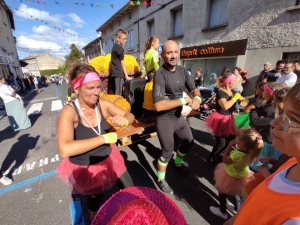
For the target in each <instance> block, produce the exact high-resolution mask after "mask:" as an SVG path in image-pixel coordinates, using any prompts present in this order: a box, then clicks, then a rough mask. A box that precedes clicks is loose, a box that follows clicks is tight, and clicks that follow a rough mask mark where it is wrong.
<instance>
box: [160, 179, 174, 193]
mask: <svg viewBox="0 0 300 225" xmlns="http://www.w3.org/2000/svg"><path fill="white" fill-rule="evenodd" d="M157 184H158V186H159V188H160V189H161V190H162V191H163V192H165V193H167V194H173V190H172V188H171V187H170V186H169V184H168V183H167V181H166V180H165V179H163V180H158V182H157Z"/></svg>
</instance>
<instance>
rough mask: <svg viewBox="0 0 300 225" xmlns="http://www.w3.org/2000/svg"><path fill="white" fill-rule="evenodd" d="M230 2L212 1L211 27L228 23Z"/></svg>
mask: <svg viewBox="0 0 300 225" xmlns="http://www.w3.org/2000/svg"><path fill="white" fill-rule="evenodd" d="M227 4H228V0H211V6H210V18H209V27H214V26H217V25H221V24H225V23H226V15H227Z"/></svg>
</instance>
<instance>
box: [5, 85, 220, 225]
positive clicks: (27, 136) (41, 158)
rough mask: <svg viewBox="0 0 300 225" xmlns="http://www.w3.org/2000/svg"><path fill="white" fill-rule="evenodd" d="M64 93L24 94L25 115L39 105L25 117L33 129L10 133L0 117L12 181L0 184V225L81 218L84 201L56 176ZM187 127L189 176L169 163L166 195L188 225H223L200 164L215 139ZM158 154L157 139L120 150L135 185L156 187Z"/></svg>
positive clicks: (207, 172) (199, 125)
mask: <svg viewBox="0 0 300 225" xmlns="http://www.w3.org/2000/svg"><path fill="white" fill-rule="evenodd" d="M66 93H67V86H66V84H63V85H61V86H58V87H57V86H56V85H50V86H49V87H47V88H43V89H42V92H41V93H39V94H36V93H33V92H32V93H30V94H29V95H27V96H26V101H25V105H26V109H27V110H28V111H36V110H37V109H38V107H41V104H40V103H43V104H42V107H41V112H40V113H38V114H32V115H30V119H31V121H32V124H33V126H32V127H31V128H29V129H27V130H23V131H19V132H12V131H11V130H10V128H9V122H8V119H7V117H6V116H4V117H2V118H1V119H0V146H1V150H0V166H1V170H2V171H7V173H8V175H9V176H11V177H12V178H13V180H14V182H13V184H12V185H10V186H7V187H4V186H2V187H1V186H0V198H1V201H0V206H1V207H0V221H1V222H0V224H7V225H10V224H13V225H15V224H32V225H33V224H42V225H48V224H49V225H50V224H51V225H52V224H53V225H54V224H57V225H58V224H63V225H64V224H72V220H75V218H78V217H79V218H80V216H81V215H80V214H82V213H83V214H86V202H85V199H84V198H81V201H78V199H77V201H75V204H74V202H73V198H72V197H71V192H70V189H69V188H68V186H67V185H64V184H63V183H62V182H61V181H60V180H59V179H58V178H57V176H56V175H55V169H56V167H57V165H58V164H59V162H60V161H61V160H62V158H61V157H60V156H59V155H58V150H57V145H56V139H55V136H56V125H57V119H58V116H59V113H60V108H61V107H60V105H61V102H64V101H65V96H66ZM60 100H61V101H60ZM33 109H34V110H33ZM191 129H192V132H193V135H194V137H195V140H196V144H195V145H194V147H193V148H192V149H191V150H190V152H189V154H187V156H186V158H185V162H186V164H187V165H188V166H189V168H190V170H191V173H190V174H189V176H188V177H181V176H179V175H178V174H177V173H176V171H175V170H174V169H173V168H172V163H170V167H169V169H168V170H167V174H166V179H167V181H168V182H169V184H170V186H171V187H172V188H173V189H174V195H171V196H170V197H171V198H172V199H174V201H175V202H176V204H177V205H178V206H179V208H180V209H181V210H182V212H183V214H184V215H185V218H186V220H187V222H188V224H190V225H200V224H214V225H217V224H223V222H224V220H222V219H219V218H217V217H215V216H213V215H212V214H211V213H210V211H209V206H210V205H215V206H217V200H216V198H217V192H216V190H215V189H214V187H213V183H214V182H213V171H212V168H211V167H210V166H209V165H208V164H207V163H206V161H205V159H206V157H207V156H208V154H209V151H210V150H211V148H212V145H213V144H214V139H213V137H212V136H211V135H210V134H209V133H208V132H206V131H205V128H204V124H203V121H201V120H200V119H197V118H192V119H191ZM160 151H161V150H160V145H159V142H158V139H157V137H155V138H152V139H148V140H146V141H142V142H140V143H138V144H134V145H131V146H128V147H124V148H121V153H122V155H123V157H124V159H125V164H126V166H127V168H128V171H129V173H130V174H131V176H132V178H133V181H134V183H135V185H137V186H148V187H152V188H157V186H156V183H155V179H156V175H155V171H156V170H155V165H156V159H157V157H158V156H159V154H160ZM116 191H117V188H114V189H113V190H112V191H110V192H109V193H106V194H105V198H109V196H110V195H111V194H112V193H113V192H116ZM75 200H76V199H75ZM77 206H79V207H78V208H76V207H77ZM82 208H83V210H82ZM81 218H82V217H81ZM77 224H88V221H87V219H85V220H82V221H81V222H79V223H77Z"/></svg>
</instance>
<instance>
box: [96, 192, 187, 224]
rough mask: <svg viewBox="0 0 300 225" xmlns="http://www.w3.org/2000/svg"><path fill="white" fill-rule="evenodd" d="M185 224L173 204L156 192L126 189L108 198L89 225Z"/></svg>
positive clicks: (181, 215)
mask: <svg viewBox="0 0 300 225" xmlns="http://www.w3.org/2000/svg"><path fill="white" fill-rule="evenodd" d="M125 224H127V225H129V224H130V225H186V224H187V222H186V220H185V219H184V216H183V214H182V213H181V211H180V209H179V208H178V207H177V205H176V204H175V203H174V202H173V201H172V200H171V199H170V198H169V197H167V196H166V195H165V194H163V193H161V192H160V191H157V190H154V189H151V188H147V187H130V188H126V189H124V190H121V191H119V192H117V193H116V194H114V195H113V196H112V197H110V198H109V199H108V200H107V202H106V203H104V205H103V206H102V207H101V209H100V210H99V211H98V213H97V215H96V216H95V218H94V220H93V221H92V225H125Z"/></svg>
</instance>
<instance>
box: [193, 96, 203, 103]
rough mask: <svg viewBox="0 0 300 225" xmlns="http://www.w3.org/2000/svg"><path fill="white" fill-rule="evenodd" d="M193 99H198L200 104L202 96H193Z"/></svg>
mask: <svg viewBox="0 0 300 225" xmlns="http://www.w3.org/2000/svg"><path fill="white" fill-rule="evenodd" d="M194 99H198V100H199V102H200V104H201V103H202V98H201V97H200V96H195V97H194Z"/></svg>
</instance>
